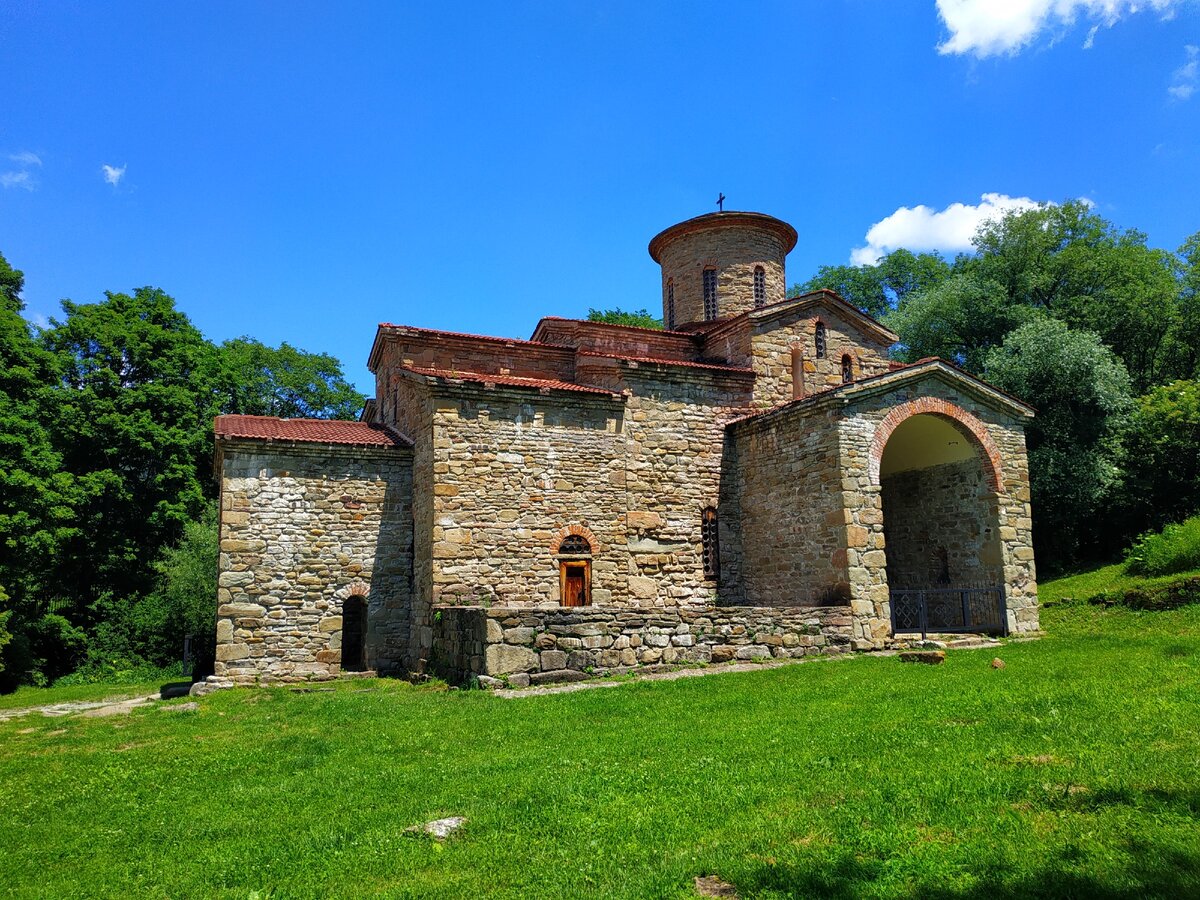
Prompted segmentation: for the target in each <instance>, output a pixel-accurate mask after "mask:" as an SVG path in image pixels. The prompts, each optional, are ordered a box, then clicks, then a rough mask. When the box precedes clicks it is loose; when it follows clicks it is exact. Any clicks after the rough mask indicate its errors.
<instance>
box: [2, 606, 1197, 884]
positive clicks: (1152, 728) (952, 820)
mask: <svg viewBox="0 0 1200 900" xmlns="http://www.w3.org/2000/svg"><path fill="white" fill-rule="evenodd" d="M1044 627H1045V628H1046V630H1047V632H1048V636H1047V637H1045V638H1043V639H1042V640H1040V641H1035V642H1027V643H1013V644H1010V645H1008V646H1006V647H1005V648H1004V649H1003V650H1002V651H1000V653H999V655H1000V656H1001V657H1002V658H1003V659H1004V660H1005V662H1006V663H1007V667H1006V668H1005V669H1002V670H994V669H992V668H991V667H990V665H989V663H990V661H991V658H992V656H993V655H994V654H993V653H992V652H988V651H983V652H968V651H961V652H951V653H950V654H949V657H948V659H947V661H946V663H945V664H944V665H942V666H937V667H930V666H921V665H911V664H907V665H906V664H903V663H901V662H899V660H897V659H896V658H894V657H888V658H881V657H857V658H853V659H849V660H844V661H828V662H816V663H812V664H809V665H803V666H792V667H785V668H780V669H772V670H765V671H760V672H752V673H746V674H731V675H722V676H718V677H711V678H696V679H687V680H682V681H677V682H670V683H666V682H660V683H646V682H641V683H634V684H628V685H623V686H621V687H618V688H612V689H606V690H593V691H581V692H578V693H572V694H560V695H554V696H543V697H530V698H525V699H520V700H503V699H500V698H496V697H493V696H489V695H486V694H483V693H480V692H470V691H446V690H435V689H418V688H413V687H410V686H407V685H403V684H397V683H393V682H388V681H378V682H370V681H367V682H361V683H351V684H342V685H339V686H338V687H337V689H336V690H333V691H329V692H317V693H303V694H301V693H292V692H290V691H288V690H286V689H272V690H257V691H249V690H239V691H225V692H220V693H217V694H214V695H212V696H210V697H207V698H205V699H204V700H202V701H201V703H200V707H199V709H196V710H191V711H175V710H173V709H172V708H171V707H174V706H178V705H179V704H178V703H169V704H164V705H162V706H155V707H152V708H148V709H139V710H135V711H134V712H133V713H132V714H131V715H130V716H128V717H122V718H118V719H84V718H70V719H54V720H49V719H37V720H32V719H30V718H28V717H27V718H24V719H19V720H15V721H13V722H9V723H7V724H0V809H3V811H4V815H3V816H2V817H0V891H6V892H8V893H9V894H11V895H14V896H23V897H46V896H51V897H72V896H88V897H93V896H101V897H103V896H108V897H131V896H151V897H230V898H249V897H258V898H265V897H277V898H283V897H289V898H290V897H366V896H388V897H471V898H476V897H563V898H576V897H628V898H643V897H668V898H669V897H674V898H682V897H689V896H692V893H691V890H692V889H691V884H692V879H693V877H694V876H696V875H701V874H710V873H711V874H716V875H719V876H720V877H722V878H724V879H726V880H727V881H730V882H732V883H733V884H734V885H736V886H737V888H738V890H739V892H740V894H741V896H742V897H743V898H750V897H771V898H775V897H846V898H849V897H860V896H865V897H922V898H924V897H933V898H965V897H972V898H975V897H979V898H983V897H989V898H991V897H1026V896H1061V897H1068V896H1070V897H1108V898H1130V900H1132V898H1135V897H1146V896H1159V897H1185V896H1200V821H1197V820H1198V818H1200V741H1198V740H1197V734H1200V703H1197V699H1196V698H1197V696H1198V695H1200V607H1196V606H1190V607H1185V608H1182V609H1178V610H1174V611H1171V612H1160V613H1139V612H1134V611H1131V610H1128V609H1123V608H1120V607H1110V608H1104V607H1093V606H1088V605H1086V604H1063V605H1061V606H1059V607H1056V608H1052V609H1049V610H1046V611H1045V613H1044ZM30 728H32V729H34V730H33V731H28V732H27V729H30ZM26 732H27V733H26ZM448 815H465V816H467V817H468V818H469V823H468V825H467V826H466V828H465V829H464V831H463V833H462V834H461V835H459V836H456V837H454V838H452V839H451V840H449V841H447V842H446V843H445V844H438V843H436V842H434V841H432V840H429V839H427V838H418V837H413V836H411V835H407V834H405V832H404V828H405V826H407V825H411V824H414V823H418V822H423V821H426V820H428V819H433V818H437V817H441V816H448Z"/></svg>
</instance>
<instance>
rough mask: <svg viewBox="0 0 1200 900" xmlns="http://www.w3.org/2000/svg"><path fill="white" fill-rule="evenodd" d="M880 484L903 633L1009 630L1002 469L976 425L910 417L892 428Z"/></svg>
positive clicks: (896, 617) (895, 610)
mask: <svg viewBox="0 0 1200 900" xmlns="http://www.w3.org/2000/svg"><path fill="white" fill-rule="evenodd" d="M885 439H886V443H885V444H884V445H883V449H882V454H881V456H880V457H879V461H878V462H879V470H878V471H879V485H880V495H881V501H882V505H883V530H884V545H885V555H886V557H887V580H888V588H889V594H890V598H891V603H892V625H893V630H894V631H895V632H898V633H900V632H911V631H921V632H926V631H935V632H936V631H996V630H1000V631H1002V630H1003V629H1004V620H1005V616H1004V589H1003V581H1004V565H1003V561H1002V555H1001V545H1000V527H999V503H998V499H997V489H998V486H999V477H998V473H997V471H996V469H995V464H994V461H993V458H992V454H991V453H989V452H988V451H989V449H990V448H988V447H985V446H983V445H981V442H980V438H979V437H978V436H977V435H976V433H975V432H974V431H973V430H972V429H971V427H969V424H968V423H966V422H963V421H958V420H956V419H955V418H952V417H951V416H949V415H944V414H940V413H931V412H922V413H916V414H913V415H909V416H907V417H906V418H904V419H903V420H902V421H900V422H899V424H897V425H895V427H894V428H893V429H892V430H891V432H890V434H887V435H886V438H885Z"/></svg>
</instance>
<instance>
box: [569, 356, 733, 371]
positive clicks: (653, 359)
mask: <svg viewBox="0 0 1200 900" xmlns="http://www.w3.org/2000/svg"><path fill="white" fill-rule="evenodd" d="M575 352H576V354H577V355H579V356H598V357H601V358H603V359H622V360H625V361H626V362H635V363H646V364H648V365H657V366H686V367H687V368H689V369H715V370H717V371H718V372H733V373H736V374H738V375H753V374H754V370H753V369H750V368H746V367H745V366H727V365H723V364H721V363H705V362H690V361H688V360H685V359H663V358H661V357H657V356H627V355H626V354H624V353H615V352H605V351H603V350H576V351H575Z"/></svg>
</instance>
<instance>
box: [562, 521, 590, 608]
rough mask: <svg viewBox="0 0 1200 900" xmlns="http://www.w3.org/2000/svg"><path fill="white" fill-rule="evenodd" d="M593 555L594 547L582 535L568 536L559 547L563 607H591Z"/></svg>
mask: <svg viewBox="0 0 1200 900" xmlns="http://www.w3.org/2000/svg"><path fill="white" fill-rule="evenodd" d="M591 555H592V545H591V544H589V543H588V540H587V538H585V537H583V536H582V535H578V534H570V535H567V536H566V537H565V538H563V540H562V543H561V544H559V545H558V556H559V560H558V593H559V598H560V601H559V602H560V603H561V605H563V606H589V605H591V602H592V559H591Z"/></svg>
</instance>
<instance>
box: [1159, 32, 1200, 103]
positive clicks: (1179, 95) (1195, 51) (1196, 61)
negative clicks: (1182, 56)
mask: <svg viewBox="0 0 1200 900" xmlns="http://www.w3.org/2000/svg"><path fill="white" fill-rule="evenodd" d="M1183 50H1184V53H1186V54H1187V62H1185V63H1184V64H1183V65H1182V66H1180V67H1179V68H1178V69H1176V70H1175V71H1174V72H1173V73H1172V74H1171V85H1170V87H1168V88H1167V93H1168V94H1170V95H1171V96H1172V97H1174V98H1175V99H1176V100H1186V99H1188V97H1190V96H1192V94H1194V93H1196V83H1197V82H1198V81H1200V47H1197V46H1196V45H1195V44H1188V45H1187V46H1185V47H1184V48H1183Z"/></svg>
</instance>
